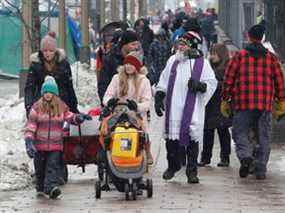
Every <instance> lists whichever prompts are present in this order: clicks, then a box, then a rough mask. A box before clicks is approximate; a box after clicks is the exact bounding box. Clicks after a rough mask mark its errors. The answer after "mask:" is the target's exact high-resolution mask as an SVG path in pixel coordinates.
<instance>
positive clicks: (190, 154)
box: [186, 141, 199, 184]
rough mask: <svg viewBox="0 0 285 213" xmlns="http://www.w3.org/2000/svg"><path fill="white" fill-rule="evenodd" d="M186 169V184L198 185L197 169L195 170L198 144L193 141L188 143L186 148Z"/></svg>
mask: <svg viewBox="0 0 285 213" xmlns="http://www.w3.org/2000/svg"><path fill="white" fill-rule="evenodd" d="M186 152H187V167H186V176H187V182H188V183H190V184H192V183H199V178H198V177H197V175H198V168H197V164H198V163H197V159H198V154H199V144H198V143H197V142H195V141H190V144H189V146H188V147H187V150H186Z"/></svg>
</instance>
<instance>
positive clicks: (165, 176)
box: [162, 168, 175, 180]
mask: <svg viewBox="0 0 285 213" xmlns="http://www.w3.org/2000/svg"><path fill="white" fill-rule="evenodd" d="M174 175H175V171H173V170H172V169H169V168H167V169H166V170H165V172H164V173H163V175H162V178H163V179H164V180H170V179H172V178H173V177H174Z"/></svg>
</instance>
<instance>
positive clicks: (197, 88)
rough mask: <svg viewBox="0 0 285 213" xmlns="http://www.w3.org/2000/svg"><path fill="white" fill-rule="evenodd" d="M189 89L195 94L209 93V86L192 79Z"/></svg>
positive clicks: (189, 82)
mask: <svg viewBox="0 0 285 213" xmlns="http://www.w3.org/2000/svg"><path fill="white" fill-rule="evenodd" d="M188 88H189V90H190V91H191V92H193V93H197V92H201V93H204V92H206V91H207V84H206V83H203V82H200V81H197V80H194V79H192V78H190V79H189V81H188Z"/></svg>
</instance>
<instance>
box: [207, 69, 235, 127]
mask: <svg viewBox="0 0 285 213" xmlns="http://www.w3.org/2000/svg"><path fill="white" fill-rule="evenodd" d="M212 68H213V70H214V71H215V76H216V79H217V80H218V86H217V89H216V91H215V93H214V95H213V96H212V98H211V99H210V101H209V102H208V104H207V106H206V114H205V127H204V128H205V129H216V128H228V127H230V126H231V125H232V121H231V119H229V118H225V117H224V116H223V115H222V113H221V111H220V106H221V94H222V82H223V77H224V71H225V67H219V66H215V65H214V64H212Z"/></svg>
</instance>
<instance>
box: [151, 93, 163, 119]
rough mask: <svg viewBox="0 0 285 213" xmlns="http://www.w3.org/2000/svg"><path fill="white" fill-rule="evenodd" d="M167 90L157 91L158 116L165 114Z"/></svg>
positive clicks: (156, 109)
mask: <svg viewBox="0 0 285 213" xmlns="http://www.w3.org/2000/svg"><path fill="white" fill-rule="evenodd" d="M164 98H165V92H162V91H157V92H156V93H155V96H154V101H155V102H154V108H155V112H156V114H157V116H159V117H161V116H163V112H162V111H164V110H165V109H164Z"/></svg>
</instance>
